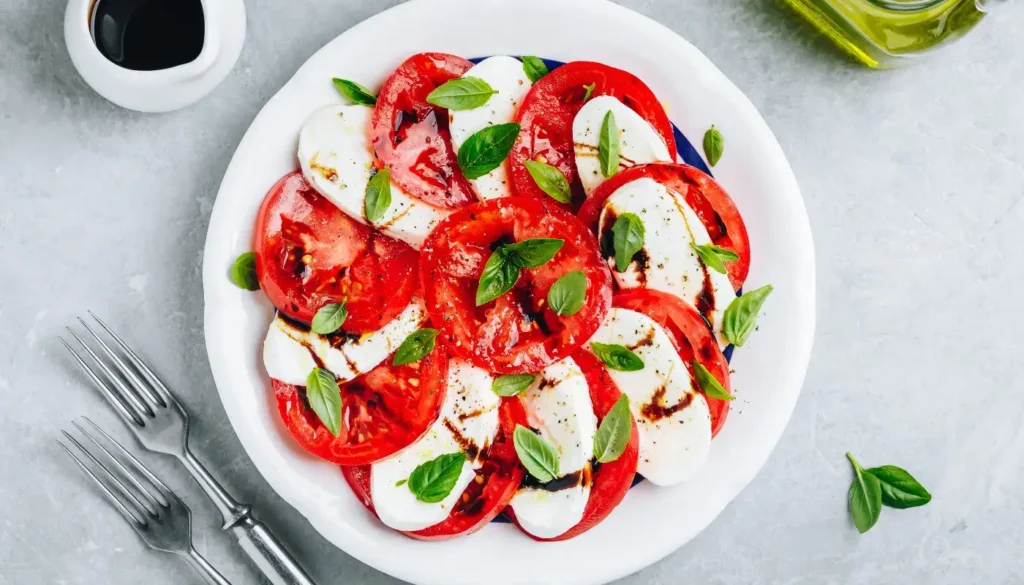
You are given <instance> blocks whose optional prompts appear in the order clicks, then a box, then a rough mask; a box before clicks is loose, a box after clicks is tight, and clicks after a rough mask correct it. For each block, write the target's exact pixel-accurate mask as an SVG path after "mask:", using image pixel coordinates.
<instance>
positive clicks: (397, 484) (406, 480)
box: [395, 479, 409, 487]
mask: <svg viewBox="0 0 1024 585" xmlns="http://www.w3.org/2000/svg"><path fill="white" fill-rule="evenodd" d="M407 483H409V480H408V479H400V480H398V481H396V482H395V487H402V486H403V485H405V484H407Z"/></svg>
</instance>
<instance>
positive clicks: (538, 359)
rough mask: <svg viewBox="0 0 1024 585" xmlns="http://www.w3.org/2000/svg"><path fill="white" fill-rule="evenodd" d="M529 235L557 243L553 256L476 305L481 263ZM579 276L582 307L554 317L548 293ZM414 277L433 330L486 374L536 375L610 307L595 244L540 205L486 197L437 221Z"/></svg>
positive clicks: (607, 280) (565, 216) (574, 223)
mask: <svg viewBox="0 0 1024 585" xmlns="http://www.w3.org/2000/svg"><path fill="white" fill-rule="evenodd" d="M533 238H557V239H561V240H563V241H564V244H563V245H562V248H561V249H560V250H559V251H558V253H556V254H555V256H554V258H553V259H552V260H551V261H550V262H548V263H546V264H544V265H542V266H539V267H537V268H524V269H523V270H522V274H521V276H520V278H519V281H518V282H517V284H516V285H515V287H513V288H512V290H510V291H509V292H507V293H505V294H503V295H501V296H500V297H498V298H497V299H496V300H494V301H490V302H488V303H485V304H484V305H482V306H479V307H478V306H476V290H477V286H478V284H479V281H480V274H481V272H482V271H483V266H484V263H485V262H486V261H487V259H488V258H489V257H490V255H491V251H492V249H495V248H496V247H497V246H498V245H501V244H506V243H512V242H521V241H523V240H527V239H533ZM577 270H579V271H582V272H583V274H584V276H585V277H586V279H587V288H586V299H585V301H584V304H583V308H582V309H580V311H579V312H577V313H576V314H574V315H562V316H560V315H558V314H557V313H555V312H554V311H552V310H551V309H550V308H549V307H548V304H547V294H548V290H549V289H550V288H551V286H552V285H553V284H554V283H555V281H557V280H558V279H559V278H561V277H562V276H564V275H565V274H567V273H569V272H572V271H577ZM420 280H421V281H422V283H423V286H424V292H425V297H426V301H427V308H428V310H429V312H430V317H431V320H432V321H433V323H434V325H435V326H436V327H437V328H438V329H440V330H441V331H442V333H443V334H444V337H445V339H447V340H448V342H449V345H450V346H451V347H452V351H454V352H455V353H456V354H458V355H459V356H461V357H463V358H465V359H468V360H470V361H472V362H473V363H474V364H476V365H477V366H479V367H481V368H484V369H486V370H488V371H491V372H500V373H503V374H512V373H522V372H537V371H539V370H541V369H543V368H544V367H545V366H547V365H550V364H552V363H554V362H556V361H558V360H560V359H562V358H564V357H568V356H569V355H570V354H572V353H573V352H574V351H575V350H576V348H578V347H579V346H580V345H582V344H583V343H585V342H586V341H587V340H588V339H590V336H591V335H593V334H594V332H595V331H597V328H598V327H599V326H600V324H601V322H602V321H603V320H604V318H605V315H607V313H608V308H609V307H610V306H611V273H610V272H609V271H608V267H607V266H606V265H605V264H604V262H602V261H601V256H600V253H599V250H598V247H597V239H596V238H595V237H594V236H593V235H592V234H590V233H589V232H587V230H586V228H585V227H584V226H583V224H582V223H580V222H579V220H578V219H576V218H575V217H573V216H572V215H570V214H569V213H567V212H565V211H563V210H561V209H558V208H556V207H554V206H552V205H549V204H547V203H546V202H544V201H541V200H533V199H523V198H502V199H492V200H490V201H486V202H483V203H479V204H476V205H473V206H470V207H467V208H465V209H461V210H459V211H457V212H455V213H453V214H452V215H450V216H448V218H446V219H445V220H444V221H442V222H441V223H440V224H439V225H438V226H437V227H436V228H435V229H434V231H433V232H432V233H431V234H430V236H428V237H427V240H426V242H425V243H424V245H423V251H422V262H421V264H420Z"/></svg>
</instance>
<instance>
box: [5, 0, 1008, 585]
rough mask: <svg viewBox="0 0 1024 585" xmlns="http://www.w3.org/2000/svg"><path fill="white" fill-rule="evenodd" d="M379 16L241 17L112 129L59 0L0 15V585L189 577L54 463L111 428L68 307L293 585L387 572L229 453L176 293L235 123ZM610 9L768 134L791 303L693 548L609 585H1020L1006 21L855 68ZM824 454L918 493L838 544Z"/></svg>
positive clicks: (783, 43)
mask: <svg viewBox="0 0 1024 585" xmlns="http://www.w3.org/2000/svg"><path fill="white" fill-rule="evenodd" d="M391 4H394V2H393V1H390V0H389V1H385V2H379V1H373V0H360V1H353V0H348V1H345V0H331V1H327V0H291V1H289V2H284V1H281V0H277V1H272V0H250V1H249V3H248V8H249V36H248V39H247V41H246V45H245V49H244V51H243V53H242V57H241V60H240V61H239V63H238V64H237V66H236V67H235V69H234V71H233V72H232V74H231V75H230V76H229V77H228V78H227V80H226V81H225V82H224V83H223V84H222V85H221V86H220V87H218V88H217V89H216V90H215V91H214V92H213V93H212V94H211V95H210V96H209V97H208V98H206V99H205V100H204V101H202V102H200V103H199V104H197V105H195V106H193V107H190V108H187V109H185V110H182V111H179V112H176V113H171V114H166V115H141V114H135V113H132V112H128V111H125V110H122V109H119V108H117V107H115V106H113V105H111V104H109V103H107V102H106V101H104V100H103V99H102V98H100V97H99V96H97V95H96V94H94V93H93V92H92V91H90V90H89V88H88V87H87V86H86V85H85V83H84V82H83V81H82V80H81V78H79V76H78V75H77V74H76V73H75V71H74V69H73V68H72V65H71V62H70V60H69V58H68V56H67V54H66V51H65V49H64V44H63V41H62V37H61V27H62V17H63V10H64V3H63V2H61V1H59V0H3V2H0V179H2V181H0V283H2V286H0V397H2V403H0V446H2V447H0V584H2V585H33V584H54V585H57V584H62V585H65V584H66V585H72V584H74V585H86V584H88V585H91V584H95V583H105V584H111V585H129V584H135V583H150V582H158V583H192V582H198V581H197V579H196V577H195V576H194V575H193V574H192V573H191V572H190V569H188V567H187V566H186V565H185V564H184V563H183V562H181V561H179V560H177V559H175V558H172V557H168V556H167V555H163V554H157V553H151V552H149V551H148V550H146V549H145V548H144V547H143V545H142V543H141V542H140V541H139V539H137V538H136V537H135V535H134V534H133V533H132V532H131V531H130V530H129V529H128V528H127V527H126V526H125V525H124V524H122V521H121V519H120V518H119V517H118V516H117V515H116V514H115V513H114V511H113V510H112V509H111V508H110V507H109V506H107V505H106V504H105V503H103V502H101V501H100V500H99V497H98V494H97V493H96V492H95V491H94V490H92V489H89V488H87V486H86V484H85V483H84V482H83V480H82V478H81V477H80V476H79V475H78V472H77V471H76V470H75V469H74V468H73V467H71V466H70V465H69V464H68V461H66V460H65V459H64V458H63V456H62V455H61V454H60V452H59V450H58V449H57V447H56V446H55V444H54V438H55V436H56V435H57V433H58V430H59V429H60V428H61V427H63V426H66V425H67V424H68V421H69V419H71V418H72V417H73V416H75V415H79V414H88V415H90V416H92V417H94V418H95V419H96V420H98V421H100V422H102V423H106V425H107V426H108V427H110V428H112V429H113V430H115V431H117V435H118V436H119V437H122V438H125V439H127V438H128V437H127V434H126V432H125V431H124V429H122V428H120V427H119V425H118V423H117V422H116V421H115V419H114V417H113V415H112V414H111V412H110V411H109V410H108V408H107V407H106V406H105V405H104V404H103V403H102V402H101V401H100V399H99V398H98V396H97V394H96V393H95V392H93V391H92V390H91V389H90V388H89V387H87V386H86V385H84V384H83V382H82V380H81V379H80V378H79V377H77V376H75V375H73V374H72V372H73V370H72V366H71V364H70V363H69V360H68V359H67V358H66V356H65V355H64V352H63V349H62V348H61V347H60V346H59V343H58V341H57V335H58V334H60V333H61V331H62V328H63V327H64V325H66V324H68V323H70V322H71V321H72V319H73V316H74V315H77V314H81V313H83V312H84V311H85V309H87V308H91V309H93V310H95V311H97V312H99V313H100V314H102V315H106V316H108V318H109V320H110V321H111V322H112V324H113V325H115V326H116V327H117V328H118V329H120V330H121V331H123V332H124V333H125V335H126V336H127V337H128V338H129V339H131V340H133V341H135V342H136V343H137V344H138V345H139V346H140V347H143V348H145V349H146V350H147V353H148V355H150V356H151V357H152V361H153V362H155V364H156V366H158V368H159V371H161V372H162V373H164V374H165V376H166V377H167V378H168V380H169V381H170V382H171V383H172V385H173V387H174V388H176V389H178V391H179V392H180V393H181V394H182V396H183V398H184V399H185V400H186V401H187V403H188V405H189V406H190V407H191V409H192V410H193V411H194V412H195V413H196V414H197V415H198V416H197V417H196V418H197V420H196V423H195V428H194V444H195V447H196V449H197V451H198V452H199V453H200V454H201V456H202V457H203V458H204V459H206V460H207V461H208V462H209V463H210V464H211V465H212V466H213V467H214V468H215V469H216V470H217V473H218V475H219V476H220V477H221V478H223V479H224V481H225V483H226V484H227V485H228V486H229V487H230V489H231V490H232V491H233V492H235V493H236V494H237V495H238V496H239V497H240V498H241V499H243V500H245V501H248V502H251V503H253V504H254V505H255V506H256V507H257V508H258V509H259V511H260V512H261V513H262V516H263V518H265V519H266V521H267V522H268V523H269V524H270V525H272V526H273V528H274V529H276V530H277V531H279V533H280V534H281V535H283V536H284V538H285V539H286V540H287V541H288V542H289V543H290V545H291V546H292V548H293V549H294V550H295V551H296V553H297V555H298V556H299V558H300V559H301V561H302V562H303V564H304V565H305V566H306V567H308V568H309V571H310V572H311V573H312V574H313V576H314V577H316V578H317V580H318V581H319V582H320V583H346V584H347V583H366V584H374V585H383V584H386V583H395V580H394V579H391V578H390V577H387V576H385V575H382V574H379V573H377V572H376V571H374V570H372V569H370V568H368V567H366V566H364V565H362V564H361V563H359V562H358V561H356V560H354V559H352V558H350V557H348V556H347V555H345V554H344V553H342V552H340V551H338V550H335V549H333V548H332V547H331V546H330V545H328V544H327V543H326V542H325V541H324V540H323V539H322V538H320V537H319V536H318V535H317V533H315V532H314V531H313V529H312V528H311V527H310V526H309V525H308V524H307V523H306V522H305V521H304V520H303V519H302V518H301V517H300V516H299V515H298V514H297V513H296V512H294V511H293V510H291V509H290V508H289V507H288V506H287V505H286V504H284V502H283V501H281V499H280V498H278V497H277V495H275V494H274V493H273V492H272V491H271V490H270V488H269V487H268V486H267V484H266V483H265V482H264V480H263V479H262V478H261V477H260V476H259V474H258V473H257V472H256V470H255V468H254V467H253V466H252V464H251V463H250V461H249V459H248V458H247V457H246V455H245V453H244V452H243V451H242V448H241V445H240V444H239V443H238V440H237V439H236V438H235V436H234V434H233V433H232V431H231V429H230V427H229V426H228V423H227V419H226V417H225V414H224V411H223V408H222V407H221V404H220V402H219V400H218V398H217V396H216V394H215V391H214V389H213V387H212V385H211V381H210V373H209V367H208V365H207V360H206V352H205V350H204V347H203V336H202V313H203V305H202V286H201V282H200V273H201V270H200V266H201V256H202V249H203V240H204V237H205V235H206V226H207V221H208V218H209V214H210V209H211V206H212V205H213V198H214V194H215V192H216V188H217V186H218V184H219V182H220V178H221V175H222V173H223V171H224V169H225V167H226V166H227V163H228V160H229V158H230V156H231V154H232V152H233V150H234V148H235V145H236V144H237V142H238V140H239V139H240V138H241V136H242V133H243V132H244V131H245V129H246V127H247V126H248V124H249V123H250V121H251V120H252V118H253V116H254V115H255V114H256V112H257V111H258V109H259V108H260V106H261V105H262V104H263V103H264V102H265V101H266V100H267V99H268V98H269V97H270V96H271V95H273V93H274V92H275V91H277V89H278V88H280V87H281V85H282V84H284V82H285V81H286V80H287V79H288V78H289V77H290V76H291V75H292V73H293V72H294V71H295V69H296V68H297V67H298V66H299V65H300V64H301V63H302V62H303V61H304V60H305V59H306V58H307V57H308V56H309V55H311V54H312V53H313V52H314V51H315V50H316V49H317V48H319V47H320V46H321V45H323V44H324V43H326V42H327V41H328V40H330V39H331V38H333V37H334V36H335V35H337V34H339V33H341V32H343V31H345V30H346V29H347V28H349V27H350V26H352V25H354V24H355V23H357V22H359V21H361V20H363V19H365V18H366V17H368V16H370V15H372V14H374V13H375V12H377V11H379V10H381V9H383V8H385V7H387V6H390V5H391ZM624 4H626V5H628V6H630V7H631V8H633V9H635V10H638V11H640V12H642V13H644V14H647V15H648V16H651V17H653V18H655V19H656V20H659V21H661V22H663V23H665V24H666V25H668V26H669V27H671V28H672V29H674V30H675V31H677V32H679V33H680V34H681V35H683V36H684V37H686V38H688V39H689V40H690V41H692V42H693V43H694V44H696V45H697V46H698V47H699V48H701V49H702V50H703V51H704V52H705V53H707V54H708V55H709V56H710V57H711V59H712V60H713V61H715V62H716V63H717V64H718V66H719V67H720V68H721V69H722V70H723V71H724V72H725V73H726V74H727V75H728V76H729V77H730V78H731V79H732V80H733V81H734V82H735V83H736V84H737V85H738V86H739V87H740V88H741V89H742V90H743V91H745V92H746V93H747V95H748V96H750V98H751V100H753V102H754V104H755V105H756V106H757V107H758V108H759V109H760V111H761V112H762V113H763V115H764V117H765V118H766V119H767V121H768V124H769V125H770V126H771V127H772V128H773V129H774V131H775V133H776V135H777V136H778V138H779V141H780V142H781V143H782V146H783V148H784V149H785V151H786V152H787V153H788V156H789V160H790V161H791V163H792V166H793V168H794V169H795V171H796V175H797V177H798V179H799V180H800V183H801V186H802V188H803V192H804V197H805V199H806V201H807V207H808V211H809V214H810V218H811V223H812V226H813V229H814V235H815V240H816V244H817V257H818V261H819V265H818V298H819V299H820V306H819V309H818V313H819V325H818V332H817V338H816V343H815V349H814V356H813V359H812V362H811V366H810V372H809V374H808V377H807V382H806V385H805V388H804V392H803V395H802V397H801V399H800V402H799V404H798V406H797V408H796V411H795V413H794V415H793V419H792V421H791V422H790V424H789V427H788V429H787V431H786V434H785V436H784V437H783V439H782V441H781V442H780V443H779V445H778V447H777V448H776V450H775V452H774V454H773V455H772V457H771V459H770V460H769V461H768V464H767V465H766V466H765V468H764V469H763V470H762V471H761V473H760V475H758V477H757V479H756V480H755V481H754V482H753V483H752V484H751V485H750V486H749V487H748V488H747V489H746V491H744V492H743V494H742V495H741V496H740V497H739V498H737V499H736V500H735V501H734V502H733V503H732V505H731V506H730V507H729V508H728V509H727V510H726V511H725V513H723V514H722V515H721V517H720V518H719V519H718V520H717V521H716V522H715V523H714V524H713V525H712V526H711V527H710V528H708V529H707V530H706V531H705V532H704V533H703V534H702V535H701V536H700V537H699V538H697V539H696V540H694V541H693V542H691V543H690V544H689V545H687V546H685V547H684V548H683V549H681V550H679V551H678V552H676V553H675V554H673V555H671V556H670V557H668V558H667V559H666V560H664V561H662V562H660V563H658V564H656V565H654V566H652V567H650V568H648V569H645V570H643V571H641V572H639V573H637V574H635V575H633V576H631V577H628V578H627V579H624V580H623V581H622V582H621V583H622V584H623V585H656V584H667V583H684V582H685V583H706V584H721V585H726V584H752V583H758V584H762V583H763V584H768V583H779V584H787V585H804V584H806V585H811V584H813V585H831V584H837V585H838V584H843V585H869V584H879V583H894V584H904V583H906V584H915V585H924V584H927V585H931V584H969V583H979V584H986V585H1003V584H1016V583H1024V555H1022V554H1021V551H1022V550H1024V538H1022V536H1024V532H1022V529H1021V526H1022V524H1024V495H1022V494H1024V380H1022V376H1021V373H1020V370H1018V368H1019V367H1020V364H1021V360H1020V355H1021V350H1022V348H1024V344H1022V341H1021V331H1022V329H1024V311H1022V310H1021V303H1020V295H1021V289H1022V287H1024V268H1022V263H1021V255H1022V252H1024V229H1022V228H1024V205H1022V204H1021V199H1022V198H1024V108H1022V107H1021V104H1022V97H1021V96H1022V94H1024V40H1022V37H1021V36H1020V34H1019V29H1020V25H1019V23H1020V22H1021V19H1022V18H1024V6H1022V5H1021V4H1019V3H1018V4H1016V5H1014V6H1007V9H1006V10H1005V12H1004V13H1003V14H1000V15H996V16H993V17H992V18H991V19H990V20H989V21H988V22H986V23H984V25H983V26H982V27H981V29H980V30H978V31H976V32H975V33H973V34H972V35H970V36H969V37H968V38H966V39H965V40H964V41H963V42H962V43H961V44H960V45H958V46H956V47H954V48H953V49H952V50H951V51H949V52H946V53H945V54H943V55H941V56H939V57H937V58H934V59H932V60H929V61H927V62H924V63H921V64H918V65H917V66H915V67H913V68H909V69H905V70H900V71H895V72H886V73H879V72H874V71H870V70H867V69H864V68H861V67H859V66H857V65H854V64H852V63H851V62H849V61H847V60H846V59H845V58H843V57H842V56H841V55H839V54H837V53H836V52H835V51H834V50H833V49H832V48H831V47H830V45H829V44H828V43H827V42H825V41H824V40H822V39H821V38H820V37H818V36H816V35H815V34H813V33H812V32H811V31H810V30H809V28H808V27H807V26H805V25H804V24H802V23H801V22H799V21H797V20H796V18H795V17H794V16H793V15H791V14H790V13H788V12H786V11H784V10H782V9H780V8H777V7H776V6H774V5H772V4H770V3H767V2H763V1H762V0H687V1H685V2H683V1H674V2H668V1H651V0H626V1H624ZM847 450H849V451H853V452H854V453H855V454H856V455H858V456H859V457H860V459H861V460H862V461H863V462H865V463H867V464H884V463H893V464H899V465H902V466H904V467H906V468H907V469H909V470H911V471H912V472H913V473H914V474H915V475H917V477H918V478H919V479H921V480H922V482H924V483H925V485H927V486H928V487H929V488H930V489H931V491H932V493H933V494H934V496H935V499H934V501H933V502H932V503H931V504H930V505H929V506H927V507H926V508H923V509H917V510H910V511H892V510H885V511H884V513H883V515H882V519H881V521H880V522H879V524H878V526H877V527H876V528H875V529H874V530H873V531H871V532H870V533H868V534H867V535H864V536H860V535H858V534H857V533H856V531H855V530H854V529H853V528H852V526H851V524H850V521H849V519H848V516H847V512H846V503H845V500H846V490H847V486H848V484H849V481H850V471H849V469H848V465H847V463H846V461H845V460H844V458H843V454H844V453H845V452H846V451H847ZM146 460H147V461H149V462H151V463H152V465H153V466H154V467H155V468H157V470H158V471H159V472H161V474H162V475H163V476H164V477H166V478H168V479H169V481H170V483H172V485H173V487H175V488H177V489H178V490H179V492H180V493H181V494H183V496H184V497H185V499H186V500H187V501H188V503H189V504H191V505H192V507H193V509H194V510H195V513H196V516H197V517H196V521H195V538H196V546H197V547H198V548H199V549H200V550H201V551H202V552H203V553H205V554H207V555H208V557H209V558H210V560H211V561H212V562H213V563H214V564H216V565H217V566H218V567H220V568H222V569H223V570H224V572H225V573H226V574H227V575H228V576H229V578H231V579H232V581H233V582H235V583H259V582H262V581H261V578H260V577H258V575H257V573H256V572H255V570H254V569H253V567H252V566H250V564H249V563H248V561H247V560H246V559H245V558H244V557H243V556H242V554H241V553H240V552H239V551H238V550H236V549H235V548H233V545H232V544H230V543H229V540H228V539H227V538H225V537H224V536H223V535H221V534H219V533H218V529H217V527H216V523H215V522H214V521H213V518H215V510H214V508H213V507H212V506H211V505H210V504H209V503H208V502H207V501H206V500H205V499H203V498H202V496H201V494H200V492H199V491H198V489H197V488H196V487H195V486H193V485H191V483H190V480H188V479H187V478H185V477H184V475H183V474H182V473H180V470H179V468H177V467H176V465H175V464H173V462H171V461H168V460H166V459H163V458H160V457H158V456H147V457H146ZM625 537H628V536H627V535H624V538H625ZM516 562H528V560H527V559H516ZM598 562H599V561H598ZM484 580H485V577H484V576H481V582H484Z"/></svg>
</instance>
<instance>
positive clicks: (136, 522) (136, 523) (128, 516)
mask: <svg viewBox="0 0 1024 585" xmlns="http://www.w3.org/2000/svg"><path fill="white" fill-rule="evenodd" d="M57 444H58V445H60V446H61V448H62V449H64V452H65V453H67V454H68V457H70V458H71V459H72V460H73V461H74V462H75V463H77V464H78V468H79V469H81V470H82V472H83V473H85V474H86V475H87V476H89V477H90V478H92V480H93V482H95V483H96V485H98V486H99V487H100V489H101V490H103V494H104V495H105V496H106V497H107V499H108V500H110V503H112V504H114V507H115V508H117V511H118V512H120V513H121V515H122V516H124V519H125V520H127V521H128V523H129V524H131V525H132V526H133V527H134V528H135V529H136V530H138V529H141V528H143V527H144V526H145V525H146V522H145V520H140V519H139V518H136V517H135V515H134V514H132V513H131V511H129V510H128V508H127V507H126V506H125V505H124V504H123V503H122V502H121V500H120V499H118V497H117V496H115V495H114V492H112V491H110V488H108V487H107V486H106V484H104V483H103V482H102V481H100V478H98V477H96V474H95V473H93V472H92V470H91V469H89V467H88V466H86V464H85V463H83V462H82V460H81V459H79V458H78V455H75V454H74V453H73V452H72V451H71V449H69V448H68V446H67V445H65V444H64V443H62V442H60V441H59V440H58V441H57Z"/></svg>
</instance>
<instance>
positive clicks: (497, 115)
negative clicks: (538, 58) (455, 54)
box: [448, 56, 533, 200]
mask: <svg viewBox="0 0 1024 585" xmlns="http://www.w3.org/2000/svg"><path fill="white" fill-rule="evenodd" d="M463 77H476V78H479V79H482V80H484V81H486V82H487V84H488V85H490V86H491V88H492V89H495V90H497V91H498V93H496V94H494V95H492V96H491V97H490V99H488V100H487V103H485V104H484V105H482V106H480V107H477V108H473V109H471V110H449V112H448V129H449V130H450V131H451V135H452V146H453V147H454V148H455V151H456V152H458V151H459V149H460V148H462V145H463V143H465V142H466V140H468V139H469V137H470V136H472V135H474V134H476V133H477V132H479V131H481V130H483V129H484V128H486V127H488V126H493V125H495V124H507V123H509V122H511V121H512V120H513V119H515V116H516V112H517V111H518V110H519V104H520V103H521V102H522V101H523V97H524V96H525V95H526V92H528V91H530V86H532V85H533V84H532V83H531V82H530V78H529V77H527V76H526V72H525V71H524V70H523V63H522V61H520V60H519V59H515V58H513V57H505V56H497V57H489V58H487V59H484V60H483V61H481V62H480V63H478V64H477V65H474V66H473V67H472V68H470V70H469V71H467V72H466V74H465V75H463ZM470 183H471V184H472V185H473V190H474V191H476V194H477V197H479V198H480V199H481V200H487V199H495V198H498V197H508V196H509V195H510V194H511V191H510V190H509V180H508V169H507V165H505V164H502V165H501V166H499V167H498V168H496V169H494V170H493V171H491V172H489V173H487V174H486V175H484V176H482V177H480V178H479V179H472V180H470Z"/></svg>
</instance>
